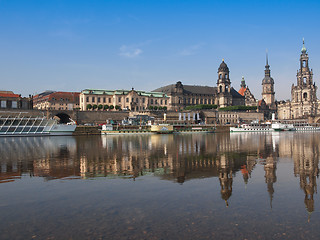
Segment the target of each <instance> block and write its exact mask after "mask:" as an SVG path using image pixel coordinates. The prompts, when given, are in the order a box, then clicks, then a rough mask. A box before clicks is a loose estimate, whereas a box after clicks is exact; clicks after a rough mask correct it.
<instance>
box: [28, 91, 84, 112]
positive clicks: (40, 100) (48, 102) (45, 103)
mask: <svg viewBox="0 0 320 240" xmlns="http://www.w3.org/2000/svg"><path fill="white" fill-rule="evenodd" d="M79 95H80V93H79V92H53V91H46V92H43V93H40V94H38V95H35V96H34V97H33V108H34V109H41V110H74V109H78V108H79Z"/></svg>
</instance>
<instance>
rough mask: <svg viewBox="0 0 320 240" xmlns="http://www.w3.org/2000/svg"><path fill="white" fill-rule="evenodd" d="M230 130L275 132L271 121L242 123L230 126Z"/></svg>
mask: <svg viewBox="0 0 320 240" xmlns="http://www.w3.org/2000/svg"><path fill="white" fill-rule="evenodd" d="M230 132H274V129H273V128H272V127H271V124H270V123H262V124H258V123H251V124H241V125H239V126H237V127H230Z"/></svg>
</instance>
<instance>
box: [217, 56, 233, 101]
mask: <svg viewBox="0 0 320 240" xmlns="http://www.w3.org/2000/svg"><path fill="white" fill-rule="evenodd" d="M217 87H218V94H217V96H218V106H219V107H227V106H230V105H232V95H231V82H230V78H229V68H228V66H227V64H226V63H225V62H224V60H222V63H221V64H220V66H219V69H218V81H217Z"/></svg>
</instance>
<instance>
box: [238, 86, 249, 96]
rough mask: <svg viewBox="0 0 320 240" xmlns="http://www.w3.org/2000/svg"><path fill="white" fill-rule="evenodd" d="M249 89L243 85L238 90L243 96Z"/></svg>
mask: <svg viewBox="0 0 320 240" xmlns="http://www.w3.org/2000/svg"><path fill="white" fill-rule="evenodd" d="M246 90H247V88H245V87H242V88H240V90H239V91H238V92H239V93H240V94H241V95H242V96H244V92H245V91H246Z"/></svg>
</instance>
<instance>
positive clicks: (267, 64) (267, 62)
mask: <svg viewBox="0 0 320 240" xmlns="http://www.w3.org/2000/svg"><path fill="white" fill-rule="evenodd" d="M267 66H269V61H268V49H266V67H267ZM269 67H270V66H269Z"/></svg>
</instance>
